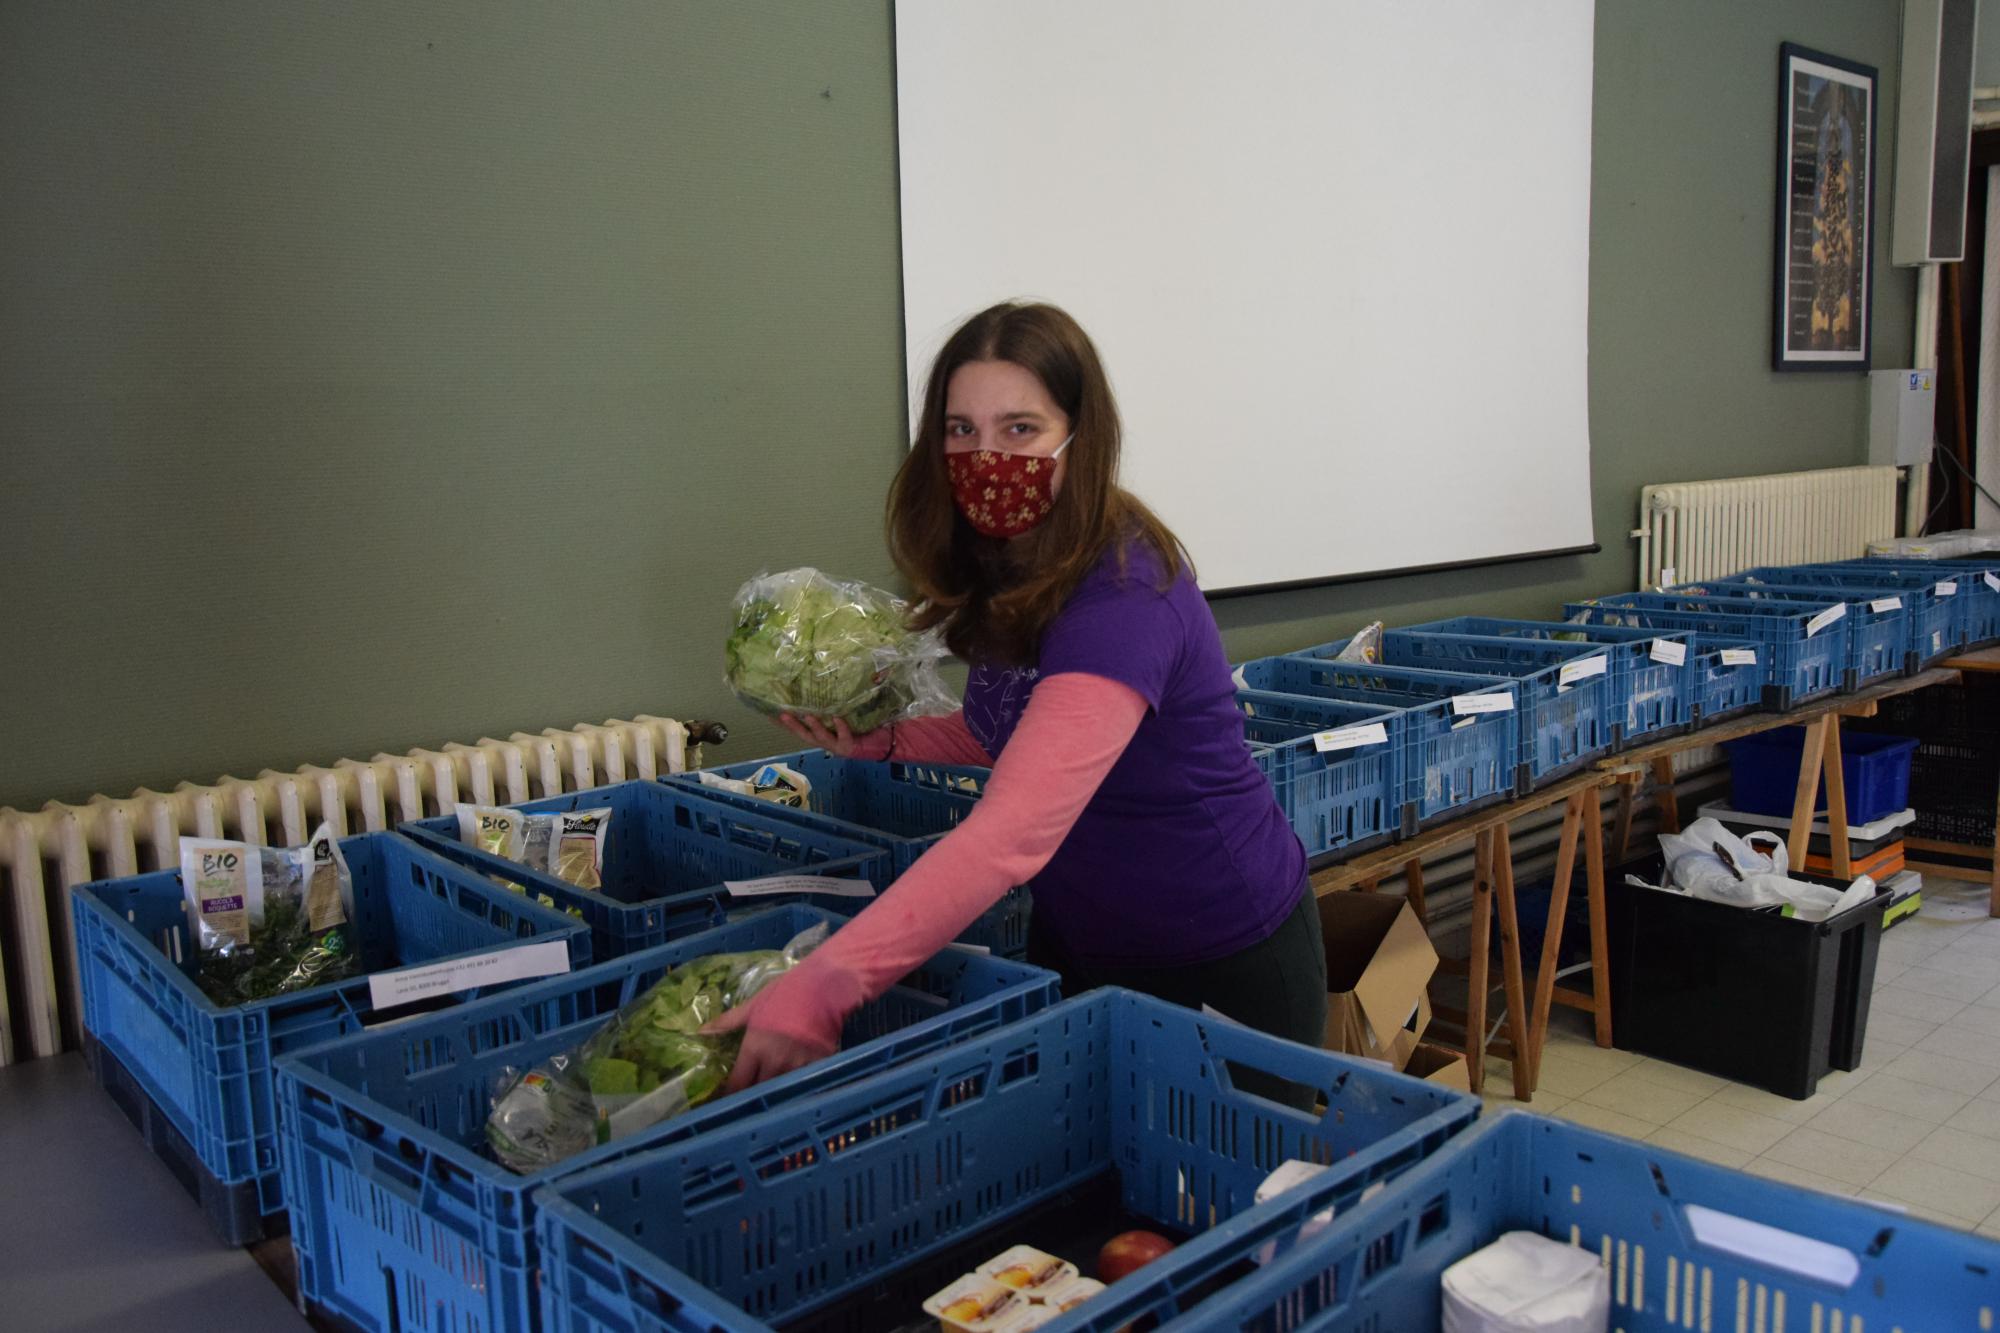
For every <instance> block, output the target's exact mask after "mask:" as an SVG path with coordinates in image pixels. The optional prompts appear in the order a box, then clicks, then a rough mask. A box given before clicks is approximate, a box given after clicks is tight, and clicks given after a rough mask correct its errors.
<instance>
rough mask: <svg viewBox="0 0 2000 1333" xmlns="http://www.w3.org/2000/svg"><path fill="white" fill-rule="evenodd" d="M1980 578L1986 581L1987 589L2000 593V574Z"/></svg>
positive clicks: (1983, 575) (1985, 575) (1982, 575)
mask: <svg viewBox="0 0 2000 1333" xmlns="http://www.w3.org/2000/svg"><path fill="white" fill-rule="evenodd" d="M1979 577H1980V578H1982V579H1985V580H1986V586H1987V587H1989V588H1991V589H1993V591H1995V592H2000V574H1981V575H1980V576H1979Z"/></svg>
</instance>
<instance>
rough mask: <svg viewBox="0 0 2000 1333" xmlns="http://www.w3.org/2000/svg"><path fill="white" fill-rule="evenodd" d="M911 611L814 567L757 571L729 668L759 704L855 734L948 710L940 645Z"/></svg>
mask: <svg viewBox="0 0 2000 1333" xmlns="http://www.w3.org/2000/svg"><path fill="white" fill-rule="evenodd" d="M904 610H905V608H904V606H903V604H902V603H901V602H899V601H897V600H896V599H895V598H893V597H890V596H889V595H888V594H887V593H884V592H882V591H880V590H879V589H876V588H871V587H869V586H867V585H866V584H861V583H848V582H841V581H837V580H834V579H830V578H828V577H827V576H826V575H824V574H821V573H820V572H819V571H817V570H813V569H795V570H789V571H786V572H785V573H782V574H769V575H759V576H758V577H757V578H755V579H752V580H751V581H750V582H749V583H747V584H745V585H744V586H743V588H742V589H741V590H739V591H738V593H737V597H736V625H735V628H734V629H733V630H732V631H731V633H730V635H729V640H728V643H727V644H726V645H725V647H724V659H725V663H724V674H725V676H726V678H727V680H728V682H729V686H730V688H731V689H733V690H734V691H735V692H736V694H737V696H738V697H739V698H741V699H742V700H743V701H744V702H745V703H748V704H750V705H751V706H752V707H754V708H758V709H761V710H762V711H764V712H767V713H786V712H792V713H804V714H809V715H811V716H814V717H822V718H842V719H845V720H846V722H847V724H848V726H850V727H851V728H853V729H854V730H855V731H857V732H863V731H873V730H874V729H875V728H876V727H879V726H881V725H882V724H884V723H886V722H890V721H893V720H895V719H896V718H898V717H903V716H912V715H914V713H915V712H916V711H927V712H928V711H944V709H947V708H948V707H949V705H950V700H949V698H948V697H947V696H945V695H944V692H943V686H942V683H941V682H939V681H938V679H937V674H936V672H937V659H938V658H939V657H940V656H941V655H942V648H941V647H940V646H939V645H938V644H937V643H936V641H935V640H934V639H933V638H930V637H928V636H920V635H915V634H912V633H911V632H910V631H909V629H908V628H907V627H906V626H905V624H904V623H903V616H904ZM940 700H941V701H942V707H940V706H939V702H940Z"/></svg>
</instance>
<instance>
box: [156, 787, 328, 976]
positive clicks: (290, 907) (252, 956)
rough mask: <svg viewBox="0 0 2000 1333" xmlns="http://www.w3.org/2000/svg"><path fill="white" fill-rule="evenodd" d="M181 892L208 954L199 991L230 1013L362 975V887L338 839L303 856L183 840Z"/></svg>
mask: <svg viewBox="0 0 2000 1333" xmlns="http://www.w3.org/2000/svg"><path fill="white" fill-rule="evenodd" d="M181 888H182V892H183V893H184V894H186V896H187V903H188V908H189V911H190V914H191V915H192V916H193V918H194V921H195V927H196V938H197V942H198V944H199V945H200V963H199V966H198V968H197V970H196V973H195V982H196V984H197V985H199V986H200V987H201V990H202V993H203V994H204V995H206V996H208V998H209V999H210V1000H213V1001H214V1002H215V1003H217V1004H220V1005H236V1004H246V1003H248V1002H250V1001H252V1000H266V999H269V998H271V997H272V996H274V995H285V994H289V993H291V992H293V991H300V990H305V989H306V988H308V987H311V986H317V985H320V984H321V983H323V982H328V981H344V980H346V979H347V978H349V977H352V976H354V975H355V974H356V973H357V972H358V971H359V970H360V957H359V953H358V950H357V949H356V948H355V944H354V940H353V933H352V930H351V924H350V923H351V922H352V921H353V917H354V878H353V876H352V875H351V874H350V873H349V872H348V869H347V861H346V858H344V857H343V856H342V855H341V854H340V842H339V840H338V839H337V838H335V837H334V836H333V830H332V828H331V827H330V826H328V825H326V824H321V825H320V826H319V827H318V828H317V829H315V830H314V831H313V835H312V837H311V838H310V839H308V840H307V842H306V844H305V846H303V847H258V846H254V845H252V844H250V843H247V842H228V841H224V840H222V839H217V838H182V839H181Z"/></svg>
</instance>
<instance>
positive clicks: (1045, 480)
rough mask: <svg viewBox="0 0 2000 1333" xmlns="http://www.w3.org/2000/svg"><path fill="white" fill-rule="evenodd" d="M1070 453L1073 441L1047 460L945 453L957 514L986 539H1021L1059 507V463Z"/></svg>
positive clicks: (982, 452) (981, 451) (977, 452)
mask: <svg viewBox="0 0 2000 1333" xmlns="http://www.w3.org/2000/svg"><path fill="white" fill-rule="evenodd" d="M1075 438H1076V437H1075V436H1071V437H1070V439H1075ZM1067 448H1069V440H1064V441H1063V442H1062V443H1061V444H1059V445H1057V446H1056V451H1055V452H1054V453H1052V454H1049V455H1047V456H1045V457H1043V456H1036V457H1030V456H1028V455H1026V454H1003V453H997V452H995V451H994V450H991V449H975V450H973V451H972V452H971V453H965V454H946V455H945V458H944V470H945V475H946V476H947V477H949V478H950V479H951V497H952V499H953V500H955V501H957V503H958V512H959V513H961V514H963V515H965V521H966V522H968V523H970V524H971V525H972V528H973V531H975V532H977V533H979V534H981V535H982V536H986V537H1018V536H1020V535H1021V534H1022V533H1024V532H1026V531H1028V530H1029V529H1031V528H1033V527H1034V526H1035V525H1036V524H1038V523H1040V522H1041V521H1042V520H1043V519H1045V518H1047V517H1048V515H1049V508H1050V506H1052V505H1053V504H1055V499H1056V492H1055V479H1056V460H1057V459H1058V458H1061V457H1062V451H1063V450H1065V449H1067Z"/></svg>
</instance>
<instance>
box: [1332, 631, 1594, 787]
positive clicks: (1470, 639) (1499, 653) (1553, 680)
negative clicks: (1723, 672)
mask: <svg viewBox="0 0 2000 1333" xmlns="http://www.w3.org/2000/svg"><path fill="white" fill-rule="evenodd" d="M1308 654H1309V655H1311V656H1319V655H1321V654H1320V651H1319V650H1317V649H1309V650H1308ZM1382 656H1383V659H1384V661H1386V662H1387V663H1388V664H1389V665H1391V666H1407V667H1430V668H1433V669H1439V670H1457V671H1469V672H1478V673H1482V674H1485V675H1488V676H1510V677H1512V678H1513V679H1514V680H1516V681H1517V682H1519V684H1520V691H1521V693H1520V704H1521V769H1522V773H1523V774H1524V777H1523V790H1527V789H1529V788H1534V787H1539V786H1542V785H1544V784H1546V783H1549V782H1552V781H1554V780H1555V779H1556V778H1559V777H1561V776H1563V775H1564V774H1566V773H1571V772H1574V771H1575V770H1577V769H1579V768H1582V767H1583V766H1584V765H1586V764H1588V763H1590V761H1591V760H1593V759H1596V758H1598V757H1599V756H1601V755H1604V754H1606V753H1608V752H1609V751H1610V750H1611V748H1612V746H1613V744H1614V742H1615V740H1616V736H1615V734H1614V729H1613V723H1614V722H1615V720H1616V718H1617V709H1616V707H1615V705H1616V703H1617V700H1616V698H1615V696H1614V693H1613V688H1614V687H1613V684H1612V673H1611V667H1610V656H1611V654H1610V650H1609V649H1607V648H1605V647H1603V646H1601V645H1597V644H1582V643H1555V642H1549V641H1544V640H1538V639H1489V638H1481V637H1479V636H1476V635H1470V634H1412V633H1410V632H1408V631H1407V630H1390V631H1389V632H1388V633H1386V634H1384V635H1383V636H1382ZM1593 663H1598V664H1601V670H1600V674H1596V675H1588V674H1586V675H1582V676H1579V677H1577V678H1575V679H1573V680H1572V681H1571V682H1570V683H1569V684H1564V683H1563V677H1564V675H1565V674H1566V672H1569V671H1574V670H1576V669H1577V668H1583V669H1584V670H1586V671H1587V670H1588V669H1589V668H1590V666H1591V664H1593Z"/></svg>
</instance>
